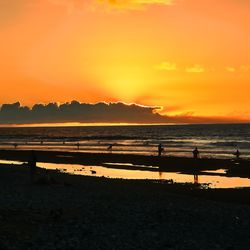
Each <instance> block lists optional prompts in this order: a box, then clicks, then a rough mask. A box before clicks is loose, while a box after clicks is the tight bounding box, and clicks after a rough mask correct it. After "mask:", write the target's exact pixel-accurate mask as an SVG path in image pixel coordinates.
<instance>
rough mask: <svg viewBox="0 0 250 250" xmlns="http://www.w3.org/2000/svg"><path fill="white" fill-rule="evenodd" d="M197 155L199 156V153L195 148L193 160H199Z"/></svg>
mask: <svg viewBox="0 0 250 250" xmlns="http://www.w3.org/2000/svg"><path fill="white" fill-rule="evenodd" d="M199 155H200V152H199V150H198V148H197V147H195V149H194V150H193V156H194V159H197V158H199Z"/></svg>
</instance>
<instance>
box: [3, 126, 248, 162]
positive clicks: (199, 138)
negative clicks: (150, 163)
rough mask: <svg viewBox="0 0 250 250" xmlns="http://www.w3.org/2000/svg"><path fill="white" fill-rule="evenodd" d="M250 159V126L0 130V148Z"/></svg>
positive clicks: (19, 128)
mask: <svg viewBox="0 0 250 250" xmlns="http://www.w3.org/2000/svg"><path fill="white" fill-rule="evenodd" d="M160 143H161V144H162V146H163V148H164V151H163V155H166V156H185V157H192V156H193V155H192V151H193V150H194V148H195V147H197V148H198V150H199V152H200V156H201V157H202V158H233V157H235V156H234V155H233V154H234V153H235V152H236V150H237V149H238V150H239V151H240V153H241V157H242V158H248V159H249V158H250V124H206V125H205V124H202V125H201V124H199V125H198V124H197V125H129V126H124V125H121V126H72V127H69V126H67V127H1V128H0V149H19V150H22V149H23V150H29V149H33V150H54V151H71V152H101V153H106V152H109V153H113V154H115V153H119V154H140V155H157V152H158V145H159V144H160Z"/></svg>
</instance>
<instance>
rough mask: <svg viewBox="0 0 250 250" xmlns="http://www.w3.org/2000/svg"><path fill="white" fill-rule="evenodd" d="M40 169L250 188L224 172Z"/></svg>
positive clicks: (128, 167)
mask: <svg viewBox="0 0 250 250" xmlns="http://www.w3.org/2000/svg"><path fill="white" fill-rule="evenodd" d="M0 164H22V163H21V162H18V161H7V160H0ZM37 165H38V167H41V168H46V169H57V170H59V171H62V172H66V173H69V174H77V175H87V176H97V177H106V178H120V179H148V180H161V181H171V182H172V181H173V182H179V183H186V182H188V183H195V184H207V183H209V184H210V185H209V187H211V188H238V187H250V179H248V178H239V177H227V176H226V173H225V171H224V170H221V169H220V170H218V171H213V172H211V171H210V172H208V171H206V172H205V171H204V172H202V171H201V172H196V173H195V174H194V173H191V172H190V173H180V172H166V171H164V172H163V171H159V168H156V167H154V166H150V167H149V166H143V165H141V166H139V165H132V164H116V163H105V164H103V165H102V166H85V165H84V166H83V165H77V164H56V163H43V162H39V163H38V164H37Z"/></svg>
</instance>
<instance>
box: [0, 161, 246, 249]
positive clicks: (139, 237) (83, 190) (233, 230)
mask: <svg viewBox="0 0 250 250" xmlns="http://www.w3.org/2000/svg"><path fill="white" fill-rule="evenodd" d="M48 173H49V174H48ZM249 215H250V190H249V189H239V190H201V189H199V187H198V186H193V185H181V184H166V183H154V182H149V181H128V180H111V179H105V178H96V177H85V176H73V175H68V174H62V173H58V172H56V171H49V172H46V170H42V169H40V170H39V174H38V175H37V176H36V180H35V181H34V182H33V183H31V181H30V178H29V170H28V168H27V167H25V166H15V165H13V166H7V165H0V225H1V226H0V249H6V250H7V249H25V250H28V249H32V250H33V249H43V250H46V249H228V250H229V249H231V250H232V249H249V248H250V237H249V236H250V216H249Z"/></svg>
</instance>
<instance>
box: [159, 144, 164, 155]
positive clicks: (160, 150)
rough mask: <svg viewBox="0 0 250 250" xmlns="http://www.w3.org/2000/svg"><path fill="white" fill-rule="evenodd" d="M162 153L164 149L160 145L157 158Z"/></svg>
mask: <svg viewBox="0 0 250 250" xmlns="http://www.w3.org/2000/svg"><path fill="white" fill-rule="evenodd" d="M163 151H164V148H163V147H162V145H161V143H160V144H159V145H158V156H161V153H162V152H163Z"/></svg>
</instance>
